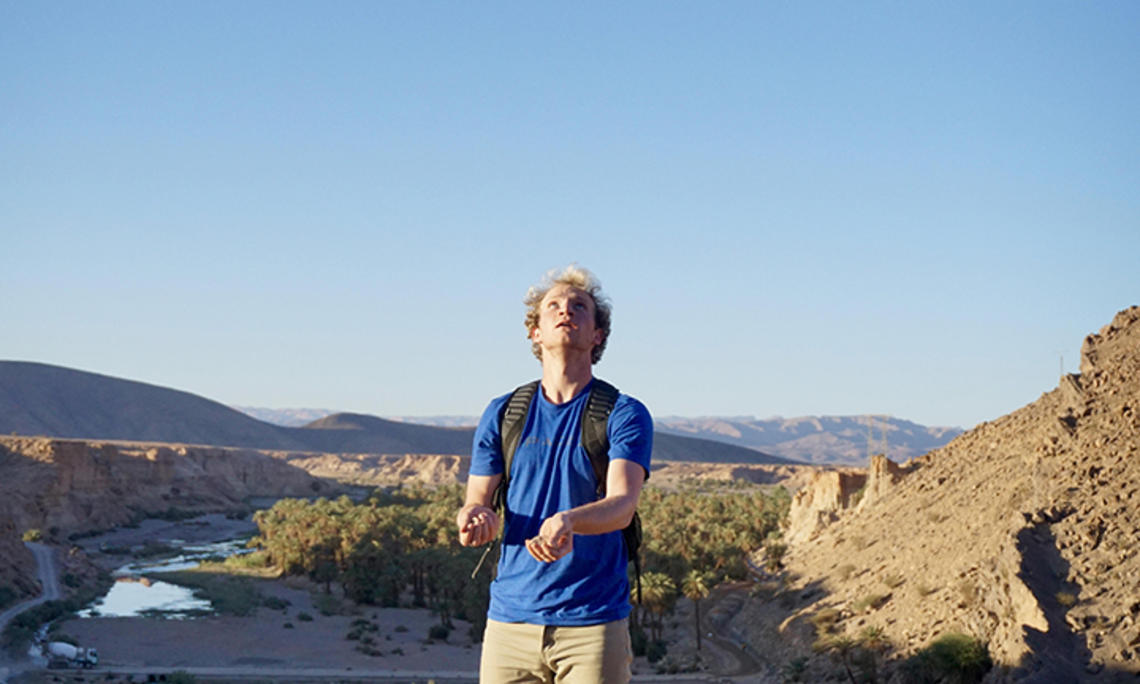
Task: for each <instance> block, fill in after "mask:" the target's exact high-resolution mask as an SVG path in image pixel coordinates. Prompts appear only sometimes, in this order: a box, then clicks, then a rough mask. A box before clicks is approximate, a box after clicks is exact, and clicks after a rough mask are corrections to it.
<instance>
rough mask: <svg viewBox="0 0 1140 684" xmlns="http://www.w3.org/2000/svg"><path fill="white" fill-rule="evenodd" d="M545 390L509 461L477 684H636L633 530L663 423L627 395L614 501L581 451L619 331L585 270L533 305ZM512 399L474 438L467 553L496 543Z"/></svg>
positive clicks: (611, 475) (621, 411)
mask: <svg viewBox="0 0 1140 684" xmlns="http://www.w3.org/2000/svg"><path fill="white" fill-rule="evenodd" d="M524 302H525V303H526V305H527V307H528V310H527V314H526V320H525V323H526V327H527V335H528V337H529V338H530V340H531V346H532V350H533V352H534V354H535V356H537V357H538V359H539V361H541V362H542V379H541V383H540V385H539V388H538V390H537V391H536V392H535V396H534V398H533V400H532V401H531V404H530V408H529V410H528V412H527V415H526V422H525V424H524V425H523V428H522V434H521V436H520V437H519V440H518V447H517V449H516V450H515V454H514V457H513V460H512V461H511V472H510V473H509V478H508V487H507V496H506V505H505V515H504V517H505V521H504V524H505V527H504V530H503V543H502V554H501V557H500V559H499V567H498V573H497V576H496V579H495V581H494V582H493V583H492V584H491V605H490V609H489V611H488V620H487V630H486V632H485V634H484V637H483V656H482V661H481V664H480V672H479V677H480V681H481V682H483V683H484V684H493V683H499V682H531V681H533V682H550V681H559V682H568V683H581V684H597V683H599V682H603V683H605V684H611V683H619V682H621V683H624V682H628V681H629V679H630V663H631V662H632V659H633V657H632V652H631V650H630V643H629V628H628V625H627V618H628V616H629V611H630V605H629V580H628V576H627V574H626V563H627V558H628V557H627V551H626V548H625V542H624V540H623V538H622V532H621V530H622V529H623V528H625V527H626V525H628V524H629V522H630V520H631V519H632V517H633V514H634V510H635V509H636V508H637V500H638V497H639V495H640V494H641V486H642V483H643V482H644V481H645V479H646V478H647V477H648V474H649V455H650V452H651V451H652V448H653V421H652V419H651V418H650V416H649V412H648V411H647V410H646V409H645V407H644V406H643V405H642V404H641V402H639V401H637V400H636V399H634V398H632V397H630V396H627V395H624V394H623V395H619V396H618V398H617V400H616V402H615V403H614V407H613V411H612V412H611V413H610V415H609V419H608V421H607V423H606V436H607V438H608V441H609V465H608V470H607V471H606V474H605V479H606V482H605V496H604V497H601V498H599V496H598V494H597V491H598V490H597V485H598V483H597V482H596V477H595V475H594V471H593V466H592V464H591V462H590V459H589V457H588V456H587V453H586V450H585V448H584V447H583V446H582V445H581V433H582V428H581V426H582V420H583V417H584V416H583V413H584V409H585V407H586V404H587V400H588V397H589V395H590V390H591V387H592V386H593V384H594V379H593V372H592V365H593V364H594V363H597V362H598V360H599V359H601V356H602V351H603V350H604V349H605V346H606V341H607V340H608V338H609V333H610V305H609V302H608V301H607V300H606V299H605V297H604V295H603V294H602V291H601V286H600V284H599V283H598V281H597V280H596V279H595V278H594V276H593V275H592V274H591V273H590V272H589V271H587V270H585V269H583V268H579V267H577V266H570V267H568V268H566V269H564V270H562V271H552V272H551V273H549V274H547V277H546V279H545V280H544V281H543V283H542V284H540V285H538V286H535V287H532V288H531V289H530V291H529V292H528V293H527V296H526V299H525V300H524ZM510 396H511V395H510V394H507V395H504V396H501V397H499V398H497V399H495V400H493V401H492V402H491V404H490V405H489V406H488V407H487V410H486V411H485V412H484V413H483V417H482V419H481V420H480V421H479V427H478V428H477V429H476V431H475V443H474V447H473V449H472V455H471V471H470V475H469V477H468V480H467V497H466V503H465V505H464V506H463V508H462V509H460V511H459V514H458V516H457V517H456V521H457V523H458V526H459V540H460V542H461V543H462V544H464V545H467V546H479V545H482V544H487V543H489V542H492V541H493V540H494V539H495V537H496V535H497V533H498V530H499V525H500V519H499V516H498V515H497V514H496V513H495V511H494V510H493V509H492V507H491V505H492V496H493V494H494V492H495V489H496V487H497V486H498V485H499V483H500V481H501V480H502V477H503V465H504V457H503V446H502V438H501V435H500V423H501V421H502V416H503V412H504V410H505V407H506V405H507V402H508V401H509V399H510Z"/></svg>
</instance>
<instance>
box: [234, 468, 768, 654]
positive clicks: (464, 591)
mask: <svg viewBox="0 0 1140 684" xmlns="http://www.w3.org/2000/svg"><path fill="white" fill-rule="evenodd" d="M721 485H722V487H721V488H720V489H718V487H717V486H715V485H714V486H709V485H708V483H700V482H698V483H695V484H690V485H688V486H685V487H683V488H682V489H681V490H680V491H672V492H670V491H665V490H663V489H660V488H654V487H650V488H647V489H646V490H645V491H644V492H643V493H642V496H641V502H640V505H639V506H638V510H639V511H640V513H641V517H642V521H643V529H644V531H645V538H644V541H643V544H642V561H643V563H642V568H643V572H642V576H641V604H640V606H639V605H638V604H637V603H636V602H635V603H634V607H635V612H634V615H633V616H632V619H631V626H632V629H633V631H634V636H635V639H634V645H635V650H637V651H639V652H644V651H645V650H646V649H647V648H648V651H649V654H650V655H651V656H653V655H659V654H660V653H663V651H664V644H663V643H662V629H663V622H664V618H665V616H666V615H667V614H669V613H670V612H671V611H672V608H673V605H674V603H675V602H676V600H677V598H678V597H679V596H680V595H685V596H687V597H689V598H690V599H693V600H694V601H696V602H697V607H698V610H699V601H700V599H702V598H704V597H705V596H707V595H708V593H709V591H710V589H711V588H712V587H713V586H714V585H715V584H716V583H717V582H719V581H722V580H738V579H744V578H745V577H747V575H748V569H749V568H748V560H747V556H748V554H749V552H751V551H753V550H755V549H757V548H759V547H761V546H763V545H764V544H765V542H766V541H770V540H771V539H773V538H774V537H775V536H777V535H778V534H779V532H778V530H779V526H780V522H781V520H782V519H783V518H784V516H785V515H786V513H787V510H788V505H789V497H788V494H787V492H786V491H785V490H784V489H783V488H777V489H775V490H774V491H773V492H772V493H770V494H769V493H764V492H762V491H760V490H759V489H756V488H751V487H747V488H743V489H742V488H741V487H740V486H736V487H730V488H728V489H727V490H725V489H724V488H723V483H721ZM462 502H463V490H462V486H461V485H449V486H442V487H437V488H427V487H423V486H405V487H401V488H397V489H395V490H391V491H381V490H378V491H377V492H375V493H374V494H373V495H372V496H370V497H369V498H368V499H367V500H366V501H364V502H362V503H354V502H353V501H352V500H350V499H349V498H347V497H341V498H339V499H336V500H327V499H318V500H316V501H312V502H310V501H306V500H303V499H284V500H281V501H279V502H277V504H276V505H274V506H273V508H271V509H268V510H264V511H259V512H258V513H257V514H256V515H255V516H254V521H255V522H256V523H257V526H258V530H259V534H258V536H257V537H255V538H254V539H253V540H252V541H251V542H250V544H251V545H252V546H256V547H258V548H259V549H261V552H260V554H259V555H260V557H261V558H263V559H264V561H265V562H266V564H269V565H273V566H275V567H277V568H279V569H280V570H281V571H282V572H283V573H284V574H286V575H307V576H308V577H309V578H310V579H312V580H313V581H314V582H316V583H319V584H322V585H323V586H324V588H325V591H327V592H331V591H332V590H333V589H332V587H333V585H334V584H336V585H339V587H340V591H341V592H342V593H343V595H344V596H345V597H346V598H348V599H351V600H353V601H355V602H357V603H361V604H378V605H383V606H395V605H399V604H401V602H405V603H410V604H411V605H413V606H416V607H426V608H430V609H431V610H432V611H433V612H434V613H435V614H436V615H437V616H438V618H439V621H440V625H441V627H442V628H443V629H445V630H447V631H450V630H451V629H452V628H453V627H454V623H453V620H454V619H463V620H467V621H469V622H470V623H471V624H472V634H471V636H472V637H473V638H476V639H477V638H478V637H479V636H480V635H481V634H482V631H483V624H484V621H485V619H486V611H487V599H488V585H489V584H490V581H491V574H492V571H491V570H490V568H489V567H484V568H483V569H482V570H481V571H480V572H477V573H475V574H474V576H473V575H472V571H473V570H474V569H475V567H476V565H477V564H478V562H479V557H480V555H481V554H482V552H483V549H472V548H464V547H462V546H460V545H459V542H458V539H457V536H456V533H455V511H456V509H458V508H459V506H460V505H461V504H462ZM495 551H497V548H496V549H495ZM492 560H494V559H493V558H491V559H488V561H492ZM485 565H487V566H490V567H493V563H491V562H488V563H486V564H485ZM631 570H632V568H631ZM631 586H632V583H631ZM697 619H698V621H699V615H698V616H697ZM698 639H699V631H698Z"/></svg>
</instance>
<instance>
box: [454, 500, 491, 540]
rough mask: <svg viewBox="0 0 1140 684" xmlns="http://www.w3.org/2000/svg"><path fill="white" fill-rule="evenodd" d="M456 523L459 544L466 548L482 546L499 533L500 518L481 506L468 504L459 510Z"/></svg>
mask: <svg viewBox="0 0 1140 684" xmlns="http://www.w3.org/2000/svg"><path fill="white" fill-rule="evenodd" d="M455 522H456V524H457V525H458V526H459V543H460V544H462V545H464V546H482V545H483V544H486V543H487V542H489V541H491V540H492V539H494V538H495V535H496V534H497V533H498V531H499V516H498V515H496V514H495V511H493V510H491V509H490V508H488V507H487V506H483V505H480V504H467V505H466V506H464V507H463V508H461V509H459V514H458V515H457V516H455Z"/></svg>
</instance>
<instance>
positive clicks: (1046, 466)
mask: <svg viewBox="0 0 1140 684" xmlns="http://www.w3.org/2000/svg"><path fill="white" fill-rule="evenodd" d="M1138 452H1140V308H1137V307H1132V308H1130V309H1128V310H1125V311H1122V312H1120V313H1119V314H1118V315H1117V316H1116V317H1115V318H1114V319H1113V321H1112V323H1111V324H1109V325H1107V326H1105V327H1104V328H1103V329H1102V330H1101V331H1100V332H1099V333H1097V334H1095V335H1090V336H1089V337H1088V339H1086V340H1085V344H1084V349H1083V353H1082V362H1081V374H1080V376H1072V375H1070V376H1065V377H1063V378H1062V379H1061V382H1060V384H1059V386H1058V387H1057V388H1056V389H1054V390H1053V391H1051V392H1048V393H1046V394H1044V395H1043V396H1042V397H1041V398H1040V399H1038V400H1037V401H1035V402H1033V403H1032V404H1030V405H1028V406H1026V407H1024V408H1021V409H1019V410H1017V411H1014V412H1013V413H1011V414H1009V415H1006V416H1003V417H1002V418H999V419H997V420H995V421H992V422H989V423H983V424H982V425H980V426H978V427H977V428H975V429H973V430H971V431H969V432H967V433H965V434H964V435H962V436H961V437H959V438H958V439H956V440H954V441H953V442H951V443H950V444H949V445H947V446H946V447H944V448H942V449H939V450H937V451H935V452H932V453H931V454H928V455H927V456H925V457H923V458H921V459H917V460H916V461H914V462H912V463H911V464H910V465H909V467H908V468H906V469H899V470H895V471H894V472H892V469H891V468H890V466H889V465H886V464H881V465H882V466H883V467H882V468H880V469H879V470H881V471H882V472H880V473H879V474H878V475H875V472H876V471H875V469H872V484H874V485H875V486H873V487H872V486H870V485H869V486H868V492H867V493H868V494H871V493H872V490H873V494H874V495H873V496H872V497H871V499H870V500H868V501H866V502H865V504H864V505H861V506H860V507H859V509H857V510H853V511H848V512H839V513H836V514H835V516H834V517H836V518H838V522H837V523H835V524H833V525H831V526H829V527H827V528H826V529H823V530H822V531H817V533H816V534H815V536H814V537H812V536H811V533H808V534H807V535H804V536H803V537H801V538H802V539H805V540H806V541H803V543H800V544H797V545H793V547H792V549H791V550H790V552H789V554H788V558H787V561H788V564H789V567H790V568H791V570H792V572H793V573H794V575H795V576H797V577H799V578H800V579H799V580H798V582H799V584H798V586H801V587H803V588H807V587H808V586H809V585H811V586H815V587H823V588H825V591H824V592H821V593H822V594H823V595H822V596H821V597H818V598H816V599H815V600H813V601H812V602H811V603H810V605H807V606H805V607H803V608H802V609H801V610H799V611H798V612H797V614H796V615H795V616H793V617H792V618H791V620H790V621H789V623H788V624H787V625H786V627H788V628H791V626H792V625H793V623H795V622H797V621H801V622H802V621H805V620H807V619H808V617H810V615H812V614H814V613H816V612H818V611H819V610H822V609H824V608H834V609H836V610H837V611H839V615H840V621H839V623H838V626H837V631H838V632H840V633H847V634H849V635H851V636H856V635H857V634H858V633H859V631H860V630H862V629H865V628H866V627H869V626H875V627H881V628H882V629H883V630H884V632H885V634H886V636H887V638H888V640H889V641H890V642H891V644H892V646H893V648H894V649H895V653H896V654H901V655H905V654H907V653H911V652H914V651H915V650H917V649H918V648H921V647H922V646H924V645H926V644H927V643H929V641H930V640H931V639H933V638H934V637H937V636H938V635H940V634H943V633H946V632H949V631H959V632H965V633H969V634H974V635H977V636H979V637H981V638H982V639H984V640H985V641H986V642H987V643H988V644H989V647H990V651H991V653H992V654H993V656H994V658H995V661H996V662H998V663H999V664H1000V665H1001V666H1002V667H1003V668H1004V669H999V670H997V671H996V672H995V674H993V675H991V678H992V679H993V680H995V681H1002V680H1011V681H1012V680H1023V679H1032V678H1037V679H1036V680H1035V681H1084V680H1085V679H1087V678H1090V677H1093V676H1094V675H1095V676H1098V677H1100V676H1103V677H1105V678H1111V677H1114V676H1118V675H1119V676H1126V675H1127V676H1131V674H1132V673H1136V672H1138V671H1140V599H1138V597H1140V547H1138V546H1137V544H1136V540H1137V539H1140V453H1138ZM900 476H901V479H899V478H900ZM821 477H822V476H821ZM896 480H897V481H896ZM888 481H894V482H893V484H891V485H889V486H886V487H885V488H884V487H882V486H880V485H881V484H882V483H885V482H888ZM825 484H826V486H825ZM803 496H804V497H805V498H806V497H808V496H809V494H807V493H806V491H805V493H804V495H803ZM811 496H813V497H816V499H813V505H815V507H816V509H817V510H818V509H820V507H822V509H823V510H826V508H827V506H830V505H831V504H832V503H834V502H839V501H841V500H842V499H843V486H842V484H841V483H839V482H830V483H823V484H820V485H819V489H817V490H816V493H815V494H812V495H811ZM815 500H818V501H819V502H820V503H819V504H818V505H817V504H814V501H815ZM803 503H804V504H806V503H807V502H803ZM803 508H804V510H805V511H809V510H812V507H811V506H807V505H804V507H803ZM872 595H880V596H883V597H885V599H884V600H883V601H882V602H879V603H876V602H872V605H878V607H868V606H867V603H866V602H865V599H867V598H868V597H870V596H872Z"/></svg>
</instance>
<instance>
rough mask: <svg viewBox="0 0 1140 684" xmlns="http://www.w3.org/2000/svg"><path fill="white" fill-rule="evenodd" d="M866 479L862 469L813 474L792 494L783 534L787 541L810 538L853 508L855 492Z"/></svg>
mask: <svg viewBox="0 0 1140 684" xmlns="http://www.w3.org/2000/svg"><path fill="white" fill-rule="evenodd" d="M866 482H867V475H866V474H865V473H861V472H850V471H836V470H824V471H819V472H816V473H814V474H813V476H812V479H811V480H810V481H809V482H808V484H807V485H806V486H805V487H804V488H803V489H801V490H799V491H798V492H796V494H795V496H793V497H792V506H791V509H790V510H789V511H788V527H787V529H786V530H785V531H784V537H785V538H786V539H787V540H788V541H790V542H799V541H803V540H805V539H809V538H810V537H812V536H813V535H815V534H818V533H819V531H820V530H822V529H824V528H826V527H827V526H828V525H830V524H831V523H833V522H835V521H836V520H838V519H839V514H840V513H842V512H843V511H846V510H848V509H849V508H851V507H853V506H854V505H855V504H856V503H857V502H856V500H855V498H856V494H857V493H858V492H859V491H860V490H861V489H862V488H863V486H864V485H865V484H866Z"/></svg>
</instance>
